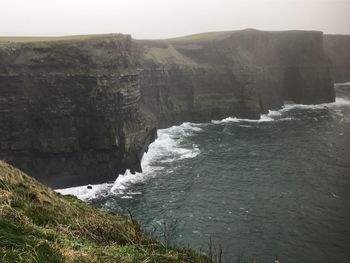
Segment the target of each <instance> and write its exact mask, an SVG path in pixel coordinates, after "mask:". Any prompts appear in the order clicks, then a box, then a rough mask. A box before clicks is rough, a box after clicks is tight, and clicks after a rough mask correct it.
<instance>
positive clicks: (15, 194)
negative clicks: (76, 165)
mask: <svg viewBox="0 0 350 263" xmlns="http://www.w3.org/2000/svg"><path fill="white" fill-rule="evenodd" d="M0 262H3V263H5V262H77V263H78V262H79V263H83V262H210V260H209V259H208V258H207V257H206V256H204V255H201V254H199V253H197V252H194V251H193V250H190V249H185V248H184V249H181V248H167V247H164V246H163V245H162V244H160V243H158V242H157V241H155V240H153V239H151V238H149V237H147V236H145V235H144V234H142V233H141V231H140V227H139V224H138V223H137V222H136V221H135V220H133V219H132V218H130V217H129V216H125V215H118V214H114V213H108V212H104V211H101V210H99V209H97V208H95V207H93V206H91V205H88V204H86V203H84V202H82V201H80V200H78V199H77V198H75V197H73V196H62V195H60V194H58V193H56V192H54V191H53V190H52V189H50V188H48V187H46V186H44V185H42V184H40V183H38V182H37V181H36V180H35V179H33V178H31V177H29V176H27V175H26V174H24V173H23V172H21V171H20V170H18V169H16V168H14V167H12V166H10V165H8V164H7V163H5V162H2V161H0Z"/></svg>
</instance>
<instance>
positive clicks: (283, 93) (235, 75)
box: [138, 29, 334, 127]
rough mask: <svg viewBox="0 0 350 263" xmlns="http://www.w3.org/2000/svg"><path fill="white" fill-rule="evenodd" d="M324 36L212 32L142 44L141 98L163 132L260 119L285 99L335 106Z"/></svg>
mask: <svg viewBox="0 0 350 263" xmlns="http://www.w3.org/2000/svg"><path fill="white" fill-rule="evenodd" d="M322 38H323V34H322V33H321V32H313V31H312V32H305V31H286V32H263V31H258V30H253V29H248V30H242V31H229V32H214V33H205V34H199V35H193V36H188V37H182V38H175V39H169V40H161V41H149V40H145V41H138V43H139V44H140V45H141V46H142V47H143V54H144V60H143V68H145V71H144V72H143V74H142V77H143V78H142V80H141V83H142V100H143V103H144V104H145V105H147V106H148V107H149V108H150V110H151V112H153V113H154V114H155V115H156V116H157V119H158V120H159V125H160V127H166V126H169V125H172V124H174V123H181V122H183V121H195V122H201V121H208V120H212V119H220V118H224V117H227V116H237V117H240V118H254V119H258V118H259V117H260V114H261V113H264V112H267V111H268V110H273V109H278V108H280V107H281V106H282V105H283V103H284V101H294V102H295V103H303V104H317V103H322V102H331V101H334V89H333V80H332V75H331V64H330V61H329V59H328V58H327V57H326V55H325V53H324V50H323V39H322Z"/></svg>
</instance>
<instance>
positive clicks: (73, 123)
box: [0, 30, 334, 188]
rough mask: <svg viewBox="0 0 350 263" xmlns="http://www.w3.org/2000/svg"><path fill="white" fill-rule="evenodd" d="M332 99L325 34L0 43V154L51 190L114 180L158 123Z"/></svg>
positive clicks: (136, 161)
mask: <svg viewBox="0 0 350 263" xmlns="http://www.w3.org/2000/svg"><path fill="white" fill-rule="evenodd" d="M286 100H288V101H290V100H292V101H294V102H296V103H304V104H310V103H312V104H314V103H322V102H330V101H334V89H333V80H332V75H331V64H330V61H329V59H328V58H327V57H326V55H325V54H324V51H323V35H322V33H321V32H303V31H289V32H262V31H258V30H243V31H236V32H217V33H207V34H199V35H193V36H188V37H183V38H176V39H169V40H132V39H131V38H130V36H126V35H120V34H115V35H103V36H84V37H72V38H64V39H49V40H45V41H37V40H36V41H33V40H30V41H23V42H1V38H0V123H1V129H0V159H3V160H6V161H7V162H9V163H11V164H14V165H15V166H17V167H19V168H21V169H22V170H24V171H25V172H27V173H28V174H29V175H32V176H35V177H36V178H37V179H39V180H40V181H41V182H43V183H46V184H48V185H50V186H53V187H57V188H58V187H67V186H73V185H81V184H88V183H99V182H105V181H109V180H113V179H115V178H116V177H117V175H118V174H120V173H123V172H124V171H125V170H126V169H130V170H131V171H132V172H137V171H141V166H140V161H141V158H142V155H143V153H144V152H145V151H146V150H147V148H148V145H149V144H150V143H151V142H152V141H153V140H154V139H155V138H156V128H159V127H168V126H171V125H174V124H178V123H181V122H184V121H194V122H203V121H208V120H211V119H221V118H224V117H228V116H236V117H240V118H253V119H258V118H259V117H260V114H261V113H265V112H267V111H268V110H270V109H277V108H279V107H281V106H282V105H283V103H284V101H286Z"/></svg>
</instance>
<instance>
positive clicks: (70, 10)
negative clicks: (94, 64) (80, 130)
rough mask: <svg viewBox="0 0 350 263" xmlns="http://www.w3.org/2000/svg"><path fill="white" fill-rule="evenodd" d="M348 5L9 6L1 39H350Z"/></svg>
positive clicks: (171, 1)
mask: <svg viewBox="0 0 350 263" xmlns="http://www.w3.org/2000/svg"><path fill="white" fill-rule="evenodd" d="M349 13H350V1H349V0H307V1H305V0H244V1H243V0H215V1H214V0H191V1H189V0H166V1H164V0H147V1H145V0H128V1H126V0H124V1H121V0H99V1H95V0H74V1H71V0H60V1H53V0H32V1H27V0H5V1H1V11H0V35H3V36H5V35H7V36H9V35H12V36H21V35H43V36H46V35H52V36H55V35H74V34H98V33H127V34H131V35H132V36H133V37H134V38H138V39H140V38H141V39H142V38H168V37H174V36H180V35H186V34H192V33H199V32H207V31H221V30H239V29H244V28H257V29H261V30H295V29H299V30H320V31H323V32H325V33H328V34H350V20H349V17H348V16H349Z"/></svg>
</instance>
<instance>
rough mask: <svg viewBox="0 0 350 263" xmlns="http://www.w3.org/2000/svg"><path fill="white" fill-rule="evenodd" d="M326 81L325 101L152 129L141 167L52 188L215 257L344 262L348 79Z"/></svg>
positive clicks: (349, 185)
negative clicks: (331, 88)
mask: <svg viewBox="0 0 350 263" xmlns="http://www.w3.org/2000/svg"><path fill="white" fill-rule="evenodd" d="M335 89H336V92H337V98H336V102H334V103H327V104H319V105H300V104H287V105H285V106H284V107H283V108H282V109H281V110H278V111H270V112H269V113H268V114H266V115H262V116H261V119H260V120H249V119H238V118H235V117H229V118H226V119H223V120H213V121H211V122H208V123H183V124H182V125H179V126H172V127H170V128H167V129H162V130H159V131H158V139H157V140H156V141H155V142H154V143H153V144H151V145H150V147H149V150H148V153H147V154H145V155H144V157H143V160H142V168H143V172H142V173H137V174H134V175H133V174H131V173H130V172H129V171H127V172H126V173H125V174H124V175H120V176H119V177H118V178H117V179H116V180H115V181H114V182H106V183H104V184H100V185H92V189H88V188H87V187H86V186H82V187H74V188H68V189H60V190H57V191H58V192H61V193H63V194H75V195H77V196H78V198H80V199H82V200H85V201H86V202H88V203H90V204H93V205H95V206H97V207H99V208H101V209H104V210H107V211H114V212H118V213H126V214H129V213H130V214H131V215H132V216H133V217H134V218H136V219H138V220H139V222H140V223H141V226H142V229H143V231H145V232H146V233H148V234H151V235H152V236H154V237H156V238H158V240H160V242H162V243H163V244H164V245H170V246H175V245H176V246H186V247H187V246H189V247H191V248H194V249H197V250H200V251H202V252H207V253H208V252H209V250H211V251H212V254H214V253H217V254H218V253H219V251H221V250H222V253H223V256H222V262H225V261H224V260H226V261H227V262H229V260H230V262H251V260H256V261H257V262H266V263H268V262H274V259H275V257H276V256H278V257H279V260H280V262H281V263H282V262H283V263H293V262H298V263H300V262H315V263H316V262H317V263H323V262H324V263H332V262H344V263H347V262H350V83H344V84H336V85H335Z"/></svg>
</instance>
